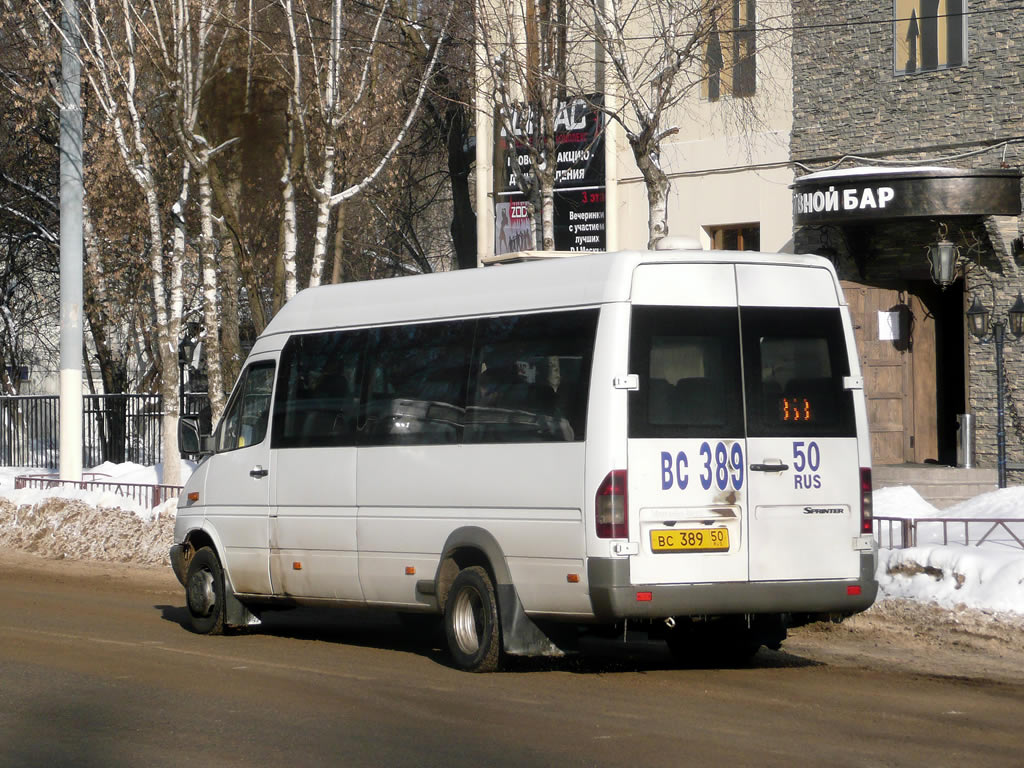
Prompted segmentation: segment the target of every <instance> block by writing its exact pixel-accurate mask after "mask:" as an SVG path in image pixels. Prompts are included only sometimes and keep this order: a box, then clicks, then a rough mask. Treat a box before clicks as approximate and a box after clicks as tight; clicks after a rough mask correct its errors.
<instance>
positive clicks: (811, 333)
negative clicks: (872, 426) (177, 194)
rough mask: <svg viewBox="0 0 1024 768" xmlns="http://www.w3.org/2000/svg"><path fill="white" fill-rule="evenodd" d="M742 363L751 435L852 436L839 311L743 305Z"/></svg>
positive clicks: (846, 366) (848, 368) (849, 397)
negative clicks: (844, 379) (844, 380)
mask: <svg viewBox="0 0 1024 768" xmlns="http://www.w3.org/2000/svg"><path fill="white" fill-rule="evenodd" d="M740 318H741V322H742V326H743V363H744V371H745V376H746V385H747V419H748V420H747V433H748V434H749V435H750V436H751V437H771V436H788V435H794V436H803V435H807V436H835V437H848V436H852V435H854V434H855V432H854V415H853V395H852V394H851V393H850V392H849V391H848V390H846V389H845V388H844V386H843V377H844V376H848V375H849V372H850V366H849V360H848V359H847V356H846V343H845V341H844V338H843V328H842V318H841V316H840V314H839V310H837V309H805V308H799V309H797V308H793V309H790V308H775V307H771V308H769V307H744V308H743V309H742V310H741V311H740Z"/></svg>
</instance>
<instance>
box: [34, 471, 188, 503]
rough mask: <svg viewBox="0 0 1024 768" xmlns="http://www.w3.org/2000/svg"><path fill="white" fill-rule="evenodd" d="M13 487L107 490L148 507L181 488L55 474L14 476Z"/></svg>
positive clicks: (170, 497)
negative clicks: (70, 478)
mask: <svg viewBox="0 0 1024 768" xmlns="http://www.w3.org/2000/svg"><path fill="white" fill-rule="evenodd" d="M86 474H87V475H88V474H89V473H86ZM93 477H96V475H93ZM14 487H15V488H16V489H18V488H37V489H39V490H46V489H48V488H77V489H80V490H83V491H108V492H110V493H114V494H116V495H118V496H123V497H125V498H127V499H131V500H132V501H134V502H137V503H138V504H141V505H143V506H148V507H150V508H152V507H158V506H160V505H161V504H163V503H164V502H165V501H168V500H169V499H174V498H177V497H178V496H179V495H180V494H181V489H182V486H180V485H158V484H153V483H121V482H118V481H117V480H84V479H83V480H61V479H60V478H58V477H57V476H56V475H19V476H18V477H16V478H14Z"/></svg>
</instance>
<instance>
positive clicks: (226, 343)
mask: <svg viewBox="0 0 1024 768" xmlns="http://www.w3.org/2000/svg"><path fill="white" fill-rule="evenodd" d="M239 280H240V278H239V272H238V256H237V254H236V253H235V241H234V239H233V238H231V237H226V238H224V241H223V242H222V243H221V257H220V307H221V317H220V342H221V344H220V360H221V372H222V380H221V381H222V383H223V385H224V390H223V391H222V392H221V395H222V398H221V399H222V402H223V400H224V396H225V395H227V393H228V392H229V391H230V389H231V387H232V386H233V385H234V383H235V379H237V378H238V372H239V371H240V370H241V369H242V342H241V339H240V337H239V329H238V284H239ZM215 423H216V422H215Z"/></svg>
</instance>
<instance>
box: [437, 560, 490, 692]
mask: <svg viewBox="0 0 1024 768" xmlns="http://www.w3.org/2000/svg"><path fill="white" fill-rule="evenodd" d="M444 632H445V636H446V638H447V640H448V649H449V651H450V652H451V655H452V659H453V660H454V661H455V664H456V665H457V666H458V667H460V668H461V669H464V670H466V671H467V672H494V671H495V670H497V669H498V666H499V664H500V662H501V626H500V622H499V619H498V602H497V600H496V599H495V596H494V584H493V583H492V582H491V577H490V576H489V575H488V574H487V571H486V570H484V569H483V568H481V567H480V566H478V565H474V566H471V567H469V568H464V569H462V570H461V571H459V575H458V576H456V577H455V581H454V582H452V587H451V591H450V592H449V593H448V600H447V602H446V603H445V610H444Z"/></svg>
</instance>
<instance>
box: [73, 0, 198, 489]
mask: <svg viewBox="0 0 1024 768" xmlns="http://www.w3.org/2000/svg"><path fill="white" fill-rule="evenodd" d="M107 10H108V9H107V8H102V9H101V7H100V5H99V3H98V0H87V2H86V8H85V14H84V19H83V21H84V24H83V27H84V28H85V30H87V33H86V34H83V36H82V39H83V47H84V48H85V49H86V50H87V54H88V60H89V61H88V65H87V66H86V68H85V73H86V79H87V81H88V83H89V87H90V91H91V92H92V95H93V100H94V102H95V104H96V105H97V107H98V109H99V110H100V111H101V113H102V115H103V118H104V120H105V122H106V124H107V125H108V127H109V128H110V130H111V132H112V134H113V137H114V140H115V142H116V146H117V148H118V151H119V153H120V155H121V159H122V161H123V162H124V164H125V167H126V168H127V170H128V172H129V174H130V176H131V178H132V179H133V180H134V181H135V183H136V185H137V186H138V187H139V189H140V191H141V193H142V195H143V198H144V200H145V206H146V218H147V223H148V229H149V254H148V259H149V269H150V279H151V281H152V296H153V313H154V317H155V320H156V339H157V349H158V352H157V354H158V359H159V364H160V379H159V392H160V395H161V396H162V399H163V425H162V426H163V437H162V453H163V460H164V475H163V479H164V482H165V483H167V484H170V485H177V484H179V483H180V481H181V460H180V458H179V455H178V448H177V427H178V416H179V410H180V408H179V402H178V386H179V381H178V336H179V333H180V329H181V317H182V306H183V294H182V250H183V249H179V248H178V247H175V248H172V249H171V250H170V251H165V248H164V220H163V216H164V210H166V209H167V208H169V206H165V204H164V200H162V199H161V193H162V189H161V185H160V178H159V169H158V162H157V161H158V158H157V157H156V156H155V155H154V152H153V147H152V146H151V141H152V133H151V132H150V131H148V130H146V126H145V125H144V123H145V121H146V118H147V115H146V113H145V107H146V105H147V103H148V100H150V99H153V98H155V96H154V93H153V89H152V88H151V86H152V83H151V82H145V83H143V84H142V85H140V83H139V67H140V64H142V63H144V61H145V57H144V55H143V51H140V43H141V47H142V48H143V49H145V47H146V45H147V44H148V42H149V41H150V40H151V39H152V38H151V35H152V36H154V37H156V36H157V35H159V34H160V32H159V29H160V26H159V25H160V19H159V16H158V14H156V12H155V10H153V8H152V6H150V8H149V10H150V11H152V12H153V15H152V17H151V18H149V19H147V18H146V14H145V13H144V12H143V11H144V10H145V8H142V9H137V8H136V7H135V6H134V5H133V4H132V2H131V0H122V2H121V4H120V7H119V8H118V7H117V6H116V5H115V6H113V7H112V8H111V9H110V15H109V16H108V15H106V11H107ZM147 23H150V24H154V25H156V26H155V29H154V30H151V29H149V28H148V27H147V26H146V25H147ZM140 37H141V38H142V39H141V40H140ZM186 162H187V161H185V160H184V159H183V161H182V163H181V165H180V169H181V170H180V178H181V179H182V183H183V184H184V183H186V182H187V172H186V171H185V164H186Z"/></svg>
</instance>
